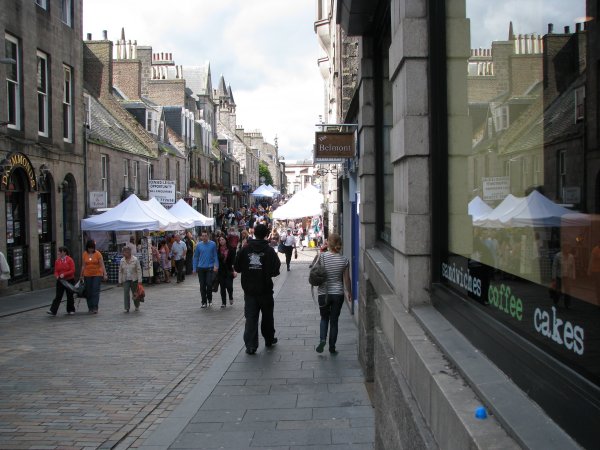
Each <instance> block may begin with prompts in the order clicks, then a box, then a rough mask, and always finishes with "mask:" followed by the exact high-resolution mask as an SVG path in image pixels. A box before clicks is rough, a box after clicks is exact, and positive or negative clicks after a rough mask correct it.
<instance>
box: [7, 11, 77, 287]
mask: <svg viewBox="0 0 600 450" xmlns="http://www.w3.org/2000/svg"><path fill="white" fill-rule="evenodd" d="M0 10H1V12H0V27H1V32H0V36H1V39H2V48H3V49H4V52H3V54H2V55H1V56H2V62H1V63H0V76H2V77H3V79H4V80H5V81H4V84H3V87H2V88H0V104H1V105H2V108H0V172H1V174H0V176H1V182H0V211H2V214H0V218H1V219H0V251H1V252H3V253H4V254H5V255H6V256H7V260H8V263H9V265H10V267H11V278H10V280H8V283H6V282H2V284H1V285H0V292H1V293H2V294H6V293H11V292H14V291H17V290H30V289H39V288H43V287H49V286H52V285H54V283H55V280H54V277H53V276H52V275H53V266H54V261H55V259H56V249H57V247H59V246H61V245H65V246H67V247H68V248H69V249H70V251H71V253H72V254H73V256H74V258H75V261H76V263H78V262H79V259H80V255H81V245H80V235H79V220H80V219H81V218H83V215H84V208H85V202H86V198H85V192H84V188H85V186H84V164H85V160H84V153H85V139H84V134H83V130H84V123H85V112H84V106H83V101H82V99H83V86H82V80H83V72H82V62H83V50H82V47H81V35H82V1H81V0H72V1H69V2H58V1H50V0H38V1H22V0H3V1H2V2H1V6H0ZM32 24H33V26H32Z"/></svg>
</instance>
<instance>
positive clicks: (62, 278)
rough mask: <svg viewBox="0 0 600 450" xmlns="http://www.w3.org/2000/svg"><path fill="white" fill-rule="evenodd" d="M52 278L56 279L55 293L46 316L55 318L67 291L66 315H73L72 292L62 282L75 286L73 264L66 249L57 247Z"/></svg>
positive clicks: (73, 302) (73, 301)
mask: <svg viewBox="0 0 600 450" xmlns="http://www.w3.org/2000/svg"><path fill="white" fill-rule="evenodd" d="M54 278H56V293H55V295H54V300H52V305H50V310H49V311H48V314H50V315H52V316H56V313H58V308H59V307H60V302H61V301H62V298H63V295H64V293H65V291H67V314H68V315H71V314H75V300H74V299H73V291H72V290H71V289H69V288H68V287H66V286H65V284H64V282H67V283H69V284H71V285H73V284H75V262H74V261H73V258H71V257H70V256H69V250H68V249H67V247H58V258H56V262H55V263H54Z"/></svg>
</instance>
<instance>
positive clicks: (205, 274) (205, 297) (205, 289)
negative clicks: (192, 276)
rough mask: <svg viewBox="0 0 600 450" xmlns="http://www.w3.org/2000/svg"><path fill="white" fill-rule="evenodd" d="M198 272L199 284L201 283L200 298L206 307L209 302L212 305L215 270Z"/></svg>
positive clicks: (199, 270)
mask: <svg viewBox="0 0 600 450" xmlns="http://www.w3.org/2000/svg"><path fill="white" fill-rule="evenodd" d="M197 271H198V282H199V283H200V298H201V299H202V304H203V305H206V302H207V301H209V302H210V303H212V282H213V276H214V275H213V270H212V269H197Z"/></svg>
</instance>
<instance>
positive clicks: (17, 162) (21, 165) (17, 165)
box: [0, 153, 38, 191]
mask: <svg viewBox="0 0 600 450" xmlns="http://www.w3.org/2000/svg"><path fill="white" fill-rule="evenodd" d="M6 160H7V161H8V162H9V163H10V170H7V171H5V172H4V173H3V174H2V178H1V179H0V186H1V187H2V189H4V190H6V189H7V188H8V180H9V179H10V175H11V173H13V172H14V171H15V170H16V169H23V170H24V171H25V174H26V175H27V184H28V185H29V190H30V191H37V188H38V185H37V180H36V178H35V170H34V169H33V165H32V164H31V161H29V158H28V157H27V156H25V155H24V154H23V153H11V154H10V155H8V157H7V158H6Z"/></svg>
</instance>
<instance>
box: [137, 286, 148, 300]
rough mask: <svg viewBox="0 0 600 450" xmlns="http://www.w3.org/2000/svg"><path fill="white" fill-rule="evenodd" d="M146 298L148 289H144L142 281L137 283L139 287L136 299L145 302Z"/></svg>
mask: <svg viewBox="0 0 600 450" xmlns="http://www.w3.org/2000/svg"><path fill="white" fill-rule="evenodd" d="M145 298H146V291H145V290H144V286H142V283H138V285H137V289H136V291H135V299H136V300H137V301H138V302H143V301H144V300H145Z"/></svg>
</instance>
